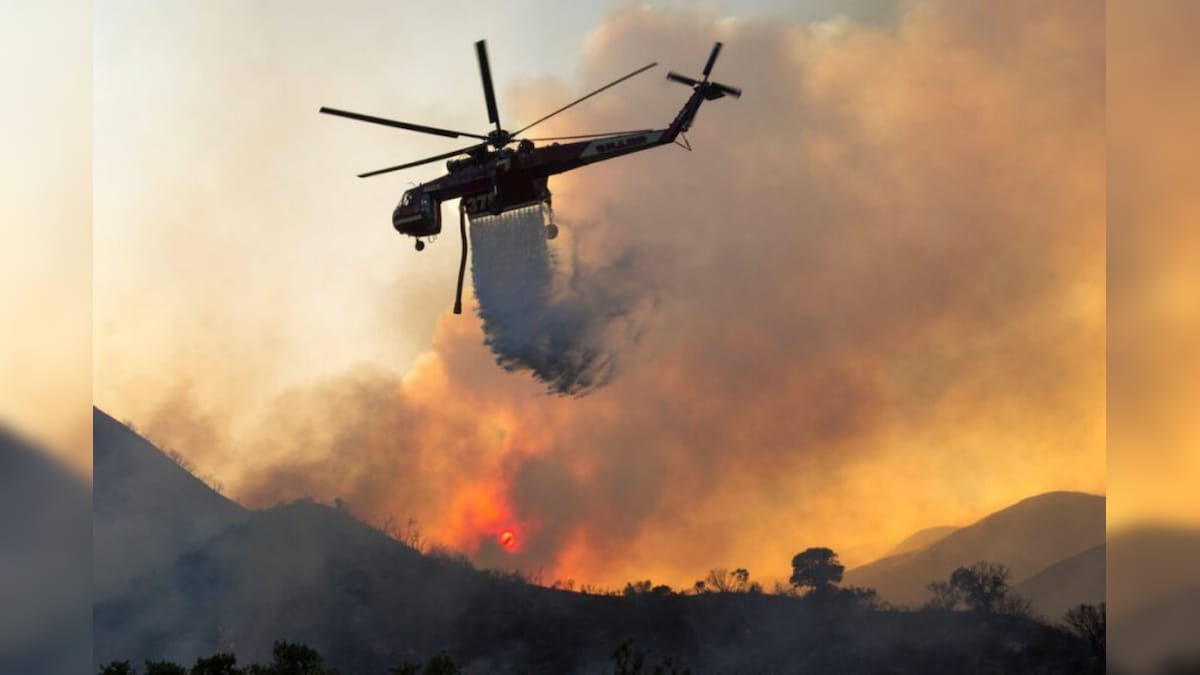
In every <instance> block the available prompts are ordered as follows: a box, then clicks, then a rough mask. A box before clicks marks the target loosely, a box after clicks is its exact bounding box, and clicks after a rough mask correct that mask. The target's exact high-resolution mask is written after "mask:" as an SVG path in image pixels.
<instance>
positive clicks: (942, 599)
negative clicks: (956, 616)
mask: <svg viewBox="0 0 1200 675" xmlns="http://www.w3.org/2000/svg"><path fill="white" fill-rule="evenodd" d="M925 588H927V589H929V592H930V594H932V595H933V597H932V598H930V599H929V602H927V603H925V607H926V608H928V609H937V610H942V611H945V612H953V611H954V610H956V609H958V605H959V602H960V601H961V598H959V597H958V593H957V592H956V591H955V590H954V589H953V588H951V587H950V584H948V583H946V582H945V581H934V582H931V583H930V584H929V585H928V586H926V587H925Z"/></svg>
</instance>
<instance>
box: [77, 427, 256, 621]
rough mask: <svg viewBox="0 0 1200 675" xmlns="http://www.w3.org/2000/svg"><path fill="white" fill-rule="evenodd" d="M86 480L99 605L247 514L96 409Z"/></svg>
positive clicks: (144, 440) (148, 443)
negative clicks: (90, 489) (89, 488)
mask: <svg viewBox="0 0 1200 675" xmlns="http://www.w3.org/2000/svg"><path fill="white" fill-rule="evenodd" d="M92 476H93V477H92V483H93V495H92V528H93V539H94V542H93V557H94V574H93V577H94V583H95V594H96V597H97V599H100V600H103V599H105V598H108V597H110V596H111V595H112V594H114V593H116V592H118V591H119V590H120V589H121V588H122V587H123V586H124V584H126V583H128V582H129V580H130V579H132V578H134V577H135V576H137V575H138V574H139V573H141V572H143V571H146V570H150V569H154V568H156V567H158V566H160V565H163V564H166V563H169V562H170V561H171V560H173V559H174V558H175V556H176V555H178V554H179V552H180V551H182V550H184V549H185V548H188V547H190V546H192V545H194V544H197V543H199V542H201V541H204V540H206V539H208V538H209V537H212V536H213V535H215V534H217V533H219V532H221V531H222V530H224V529H225V528H226V527H228V526H229V525H230V524H232V523H235V522H238V521H241V520H244V519H245V517H246V515H247V512H246V510H245V509H243V508H242V507H241V506H239V505H238V504H236V503H234V502H233V501H231V500H229V499H226V498H225V497H223V496H221V495H219V494H217V493H216V492H214V491H213V490H212V489H210V488H209V487H208V486H207V485H205V484H204V482H203V481H201V480H200V479H198V478H196V477H195V476H193V475H192V474H190V473H188V472H187V471H185V470H184V469H183V468H182V467H180V466H179V465H178V464H177V463H176V462H175V461H174V460H172V459H171V458H170V457H168V456H167V455H166V454H164V453H163V452H162V451H161V450H159V449H158V448H156V447H155V446H154V445H153V444H151V443H150V442H149V441H147V440H146V439H144V438H142V437H141V436H139V435H137V434H136V433H134V432H133V431H132V430H131V429H129V428H128V427H126V426H125V425H124V424H121V423H120V422H118V421H116V420H115V419H113V418H112V417H110V416H108V415H107V414H105V413H104V412H103V411H101V410H99V409H96V408H94V409H93V410H92Z"/></svg>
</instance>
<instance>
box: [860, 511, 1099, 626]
mask: <svg viewBox="0 0 1200 675" xmlns="http://www.w3.org/2000/svg"><path fill="white" fill-rule="evenodd" d="M1104 522H1105V512H1104V497H1101V496H1097V495H1089V494H1084V493H1080V492H1049V493H1046V494H1042V495H1038V496H1036V497H1030V498H1028V499H1025V500H1022V501H1020V502H1018V503H1016V504H1014V505H1012V506H1010V507H1008V508H1005V509H1003V510H1001V511H997V512H996V513H993V514H991V515H990V516H987V517H986V518H983V519H982V520H979V521H978V522H976V523H974V524H972V525H969V526H967V527H963V528H961V529H959V530H956V531H955V532H952V533H950V534H948V535H946V536H945V537H944V538H942V539H940V540H938V541H935V542H934V543H933V544H931V545H929V546H927V547H925V548H923V549H920V550H916V551H912V552H910V553H903V554H900V555H895V556H890V557H887V558H883V559H881V560H877V561H875V562H873V563H870V564H868V565H863V566H861V567H856V568H854V569H851V570H849V571H847V572H846V575H845V583H847V584H853V585H857V586H869V587H871V588H875V589H876V590H877V591H878V592H879V594H880V596H881V597H883V598H884V599H886V600H888V601H890V602H893V603H897V604H900V605H906V606H919V605H921V604H922V603H924V602H925V601H926V600H927V599H928V597H929V594H928V591H927V590H926V585H927V584H929V583H930V582H931V581H944V580H946V579H947V578H948V577H949V576H950V573H951V572H952V571H954V569H955V568H957V567H959V566H962V565H969V564H971V563H973V562H977V561H980V560H987V561H989V562H995V563H1003V564H1005V565H1007V566H1009V567H1010V568H1011V569H1012V571H1013V580H1014V581H1015V582H1020V581H1022V580H1024V579H1025V578H1028V577H1030V576H1032V575H1033V574H1036V573H1038V572H1040V571H1042V570H1044V569H1045V568H1047V567H1049V566H1050V565H1053V564H1054V563H1057V562H1059V561H1061V560H1064V559H1066V558H1069V557H1071V556H1073V555H1076V554H1078V553H1082V552H1083V551H1086V550H1087V549H1090V548H1092V547H1095V546H1097V545H1099V544H1102V543H1104Z"/></svg>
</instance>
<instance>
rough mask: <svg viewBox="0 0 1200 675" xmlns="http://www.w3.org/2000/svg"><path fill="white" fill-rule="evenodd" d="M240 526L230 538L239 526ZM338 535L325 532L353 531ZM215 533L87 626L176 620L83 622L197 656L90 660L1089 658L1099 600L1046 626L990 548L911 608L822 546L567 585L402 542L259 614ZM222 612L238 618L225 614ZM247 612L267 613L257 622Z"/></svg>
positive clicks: (1094, 655)
mask: <svg viewBox="0 0 1200 675" xmlns="http://www.w3.org/2000/svg"><path fill="white" fill-rule="evenodd" d="M297 509H301V510H304V511H306V513H305V518H304V520H305V521H312V522H313V523H315V522H316V521H317V520H318V519H320V518H325V519H328V521H327V522H326V526H336V527H337V528H339V529H340V528H347V527H349V528H361V529H360V530H358V531H357V533H356V537H357V536H361V537H363V538H364V539H366V540H374V541H375V543H382V542H386V543H387V544H389V545H390V544H394V543H396V542H395V540H389V539H385V538H379V537H378V534H379V532H378V531H376V530H373V529H371V528H368V527H366V526H364V525H362V524H361V523H358V522H357V521H354V520H353V519H352V518H351V517H350V516H349V514H348V512H346V511H345V510H338V509H336V508H329V507H324V506H321V505H319V504H315V503H311V502H305V503H301V504H294V505H291V506H289V507H285V511H286V510H290V511H293V512H295V511H296V510H297ZM275 515H276V516H278V515H280V514H278V513H277V514H275ZM249 527H250V528H251V529H250V530H249V531H245V532H242V533H240V535H236V536H238V537H239V538H240V537H246V539H245V540H244V541H245V542H248V541H251V540H253V539H254V538H255V537H256V535H255V534H254V533H253V524H251V525H250V526H249ZM384 529H390V528H384ZM411 529H412V528H411V527H410V531H411ZM398 534H399V533H398ZM400 538H405V537H404V535H403V534H399V536H398V537H397V539H400ZM351 539H353V538H351ZM351 539H347V540H345V541H344V542H343V544H344V546H343V547H341V548H343V549H344V548H346V546H345V545H349V548H356V547H358V546H360V545H361V543H358V544H353V545H350V542H351ZM410 541H411V539H410ZM228 545H229V544H228V543H227V542H226V543H224V544H222V543H217V544H214V546H213V547H212V549H211V550H209V551H203V550H201V551H195V552H192V553H190V554H188V555H186V556H183V557H181V559H180V561H179V562H178V563H177V564H176V566H175V568H174V570H173V571H172V573H171V574H172V576H170V577H165V578H163V577H160V578H157V579H146V580H142V581H141V582H139V583H140V584H142V585H143V586H142V588H143V591H144V593H145V595H143V596H142V597H140V598H138V597H136V596H135V597H128V596H127V597H126V598H125V599H124V600H122V601H120V602H118V603H106V604H103V605H101V606H99V607H98V608H97V613H96V616H97V621H98V622H99V624H100V625H101V626H104V627H111V626H114V625H121V624H127V623H129V622H131V621H133V622H135V623H136V619H137V617H138V615H139V614H141V613H142V612H145V611H148V610H149V608H150V607H151V606H153V604H154V603H155V601H154V598H155V597H157V596H159V595H160V594H162V593H172V592H175V593H178V592H179V589H183V590H184V592H183V593H182V597H180V598H179V599H180V600H182V601H183V605H184V606H187V607H190V608H191V612H190V613H189V616H187V617H186V619H181V620H180V621H178V622H175V623H167V624H165V625H164V624H158V623H156V624H155V626H154V628H153V629H151V628H149V627H143V628H142V630H141V631H140V633H139V634H137V635H136V638H137V639H134V640H132V641H129V640H128V639H126V640H122V641H120V642H114V641H113V638H114V637H117V634H116V633H114V632H106V631H103V630H102V631H100V633H99V634H98V636H97V637H98V638H99V639H101V640H104V641H105V645H106V646H107V647H108V648H107V649H103V650H100V651H101V652H103V653H109V654H111V653H114V650H113V649H112V648H111V647H113V646H116V645H117V644H119V645H120V648H121V649H122V650H125V653H129V654H141V655H146V654H154V655H156V656H158V655H163V654H169V653H173V652H174V651H176V650H175V647H176V646H177V645H178V644H179V638H180V637H181V636H180V635H179V634H178V633H184V634H186V636H187V638H188V639H187V640H185V641H184V642H185V643H186V644H187V645H188V649H191V650H197V651H193V652H192V653H193V654H194V653H208V654H210V655H209V656H204V657H200V658H195V659H194V663H193V665H191V666H190V667H187V666H185V665H181V664H182V663H184V662H185V660H184V659H179V662H178V663H176V662H172V661H170V660H165V659H161V660H158V659H149V660H144V661H143V663H144V666H142V667H141V668H136V667H134V666H133V665H131V661H111V662H108V663H106V664H105V665H103V666H100V669H99V672H100V674H101V675H135V674H138V673H143V674H145V675H334V674H335V673H342V674H343V675H346V674H351V673H355V674H357V673H364V674H365V673H381V674H383V673H388V674H389V675H448V674H453V673H484V672H487V673H493V672H494V673H573V672H587V673H618V674H622V675H626V674H628V675H633V674H639V675H640V674H645V675H650V674H662V675H669V674H682V673H709V672H739V673H780V672H784V673H791V672H796V673H805V672H821V673H893V672H894V673H901V672H903V673H935V672H936V673H940V672H955V673H985V672H986V673H1099V672H1103V670H1104V660H1103V655H1104V652H1103V644H1104V643H1103V640H1104V638H1103V635H1104V619H1103V616H1104V608H1103V607H1102V606H1100V607H1093V606H1081V607H1078V608H1076V609H1074V610H1072V611H1071V612H1069V613H1068V615H1067V616H1065V617H1063V619H1062V622H1061V623H1060V624H1057V625H1051V624H1049V623H1046V622H1043V621H1039V620H1037V619H1035V618H1033V617H1031V616H1030V613H1029V611H1028V606H1027V604H1026V603H1024V602H1023V601H1022V600H1020V599H1019V598H1017V597H1016V596H1015V595H1014V594H1013V593H1012V591H1011V588H1010V587H1009V584H1008V579H1009V576H1010V573H1009V571H1008V568H1006V567H1005V566H1003V565H998V564H993V563H985V562H981V563H977V564H974V565H971V566H968V567H962V568H959V569H957V570H955V571H954V573H953V574H951V575H950V578H949V579H948V580H947V581H945V582H934V583H931V584H930V585H929V589H930V596H931V597H930V601H929V603H928V604H927V605H926V606H924V607H922V608H919V609H900V608H895V607H892V606H889V605H888V604H887V603H884V602H882V601H881V600H880V599H879V598H878V596H877V595H876V593H875V592H874V591H873V590H872V589H865V588H856V587H843V586H841V580H842V572H843V570H844V568H843V566H842V565H841V563H840V562H839V561H838V557H837V554H836V553H835V552H833V551H832V550H830V549H827V548H810V549H807V550H805V551H802V552H801V553H798V554H797V555H796V556H795V557H794V558H793V559H792V574H791V576H790V578H789V583H788V584H786V585H779V586H777V588H776V589H775V590H774V591H773V592H766V591H764V589H763V587H762V585H761V583H759V582H757V581H754V580H753V579H752V577H751V574H750V571H749V570H748V569H746V568H733V569H729V568H714V569H712V570H710V571H709V572H708V573H707V574H706V575H705V576H704V577H703V578H702V579H700V580H698V581H696V582H695V584H694V585H693V586H692V587H691V588H686V589H682V590H675V589H672V588H670V587H669V586H667V585H663V584H655V583H653V582H652V581H651V580H648V579H643V580H637V581H631V582H629V583H627V584H625V586H624V587H623V588H614V589H609V588H594V587H583V588H580V589H578V590H569V589H573V588H574V583H573V582H554V583H552V584H548V585H547V584H542V583H534V582H540V580H539V579H537V578H535V577H530V576H529V575H523V574H521V573H519V572H497V571H481V570H476V569H475V568H474V567H473V566H472V565H471V563H470V562H469V561H467V560H466V559H465V558H464V557H462V556H460V555H455V554H451V553H447V552H444V551H438V550H431V551H428V552H426V553H421V552H419V551H417V550H416V549H415V548H410V547H409V546H408V545H405V546H402V547H399V548H397V549H396V551H400V552H401V555H398V556H395V557H392V558H389V559H386V560H382V559H378V557H377V556H378V555H379V554H380V553H381V552H380V551H373V552H372V556H371V557H372V558H374V560H373V561H371V559H368V561H363V560H357V559H355V557H354V556H352V555H344V556H338V557H336V558H332V559H329V560H326V561H324V563H323V565H322V568H323V569H322V572H321V573H320V574H319V575H318V577H316V578H312V579H309V580H308V581H309V582H310V583H312V585H310V586H307V588H306V590H305V591H304V593H303V594H302V596H300V597H289V598H286V599H282V600H283V601H285V602H286V606H287V611H286V612H282V613H274V612H267V611H266V610H265V608H263V607H261V606H256V605H254V604H244V603H239V602H238V600H237V598H235V597H231V596H234V595H238V593H236V592H235V591H234V590H233V588H231V587H229V586H228V585H229V584H231V583H233V584H236V585H239V586H241V584H242V583H243V582H244V581H245V580H242V581H238V580H237V577H238V576H239V575H240V573H241V572H242V570H241V569H240V568H241V563H236V564H234V565H233V566H230V562H229V561H228V559H227V554H221V553H219V552H217V551H219V549H220V548H221V547H222V546H228ZM394 552H395V551H394ZM251 586H253V584H251ZM242 587H243V588H246V587H245V586H242ZM172 588H173V589H175V590H174V591H172V590H170V589H172ZM260 602H261V598H260ZM231 613H233V614H240V615H241V616H240V617H235V618H233V619H232V620H231V619H230V614H231ZM249 619H253V620H249ZM264 619H265V620H268V621H270V622H274V626H270V625H268V626H266V627H264V626H262V621H263V620H264ZM222 622H223V623H222ZM205 625H208V626H212V628H211V629H208V630H206V629H202V628H200V627H201V626H205ZM271 627H274V628H276V629H277V630H278V631H279V632H281V633H285V634H286V635H288V636H290V639H296V640H300V641H297V642H288V641H283V642H274V643H273V647H272V649H271V656H270V658H269V660H265V662H264V663H251V664H248V665H244V666H243V665H239V661H238V657H237V656H235V654H234V653H233V652H232V651H231V650H227V649H225V648H223V647H222V645H221V642H222V641H225V640H228V641H231V642H236V643H237V644H239V645H242V644H247V646H248V647H249V646H250V645H252V644H253V643H254V642H257V641H263V640H264V637H263V636H264V635H265V631H266V630H270V628H271ZM206 632H207V633H208V634H207V635H205V633H206ZM128 637H129V636H126V638H128ZM197 638H200V639H197ZM310 645H315V646H310ZM318 649H319V650H320V651H318ZM241 651H245V652H249V653H253V649H252V648H250V649H246V650H241Z"/></svg>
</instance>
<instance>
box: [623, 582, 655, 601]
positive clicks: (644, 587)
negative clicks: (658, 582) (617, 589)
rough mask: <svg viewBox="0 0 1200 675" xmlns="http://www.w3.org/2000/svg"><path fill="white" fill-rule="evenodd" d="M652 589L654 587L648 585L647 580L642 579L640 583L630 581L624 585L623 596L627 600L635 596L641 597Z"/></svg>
mask: <svg viewBox="0 0 1200 675" xmlns="http://www.w3.org/2000/svg"><path fill="white" fill-rule="evenodd" d="M653 587H654V586H653V584H651V583H650V580H649V579H644V580H642V581H630V582H629V583H627V584H625V590H624V592H623V594H624V595H625V597H627V598H628V597H632V596H635V595H643V594H645V593H649V592H650V589H651V588H653Z"/></svg>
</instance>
